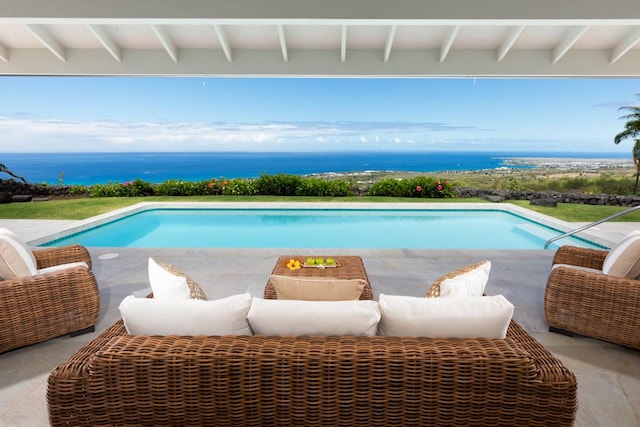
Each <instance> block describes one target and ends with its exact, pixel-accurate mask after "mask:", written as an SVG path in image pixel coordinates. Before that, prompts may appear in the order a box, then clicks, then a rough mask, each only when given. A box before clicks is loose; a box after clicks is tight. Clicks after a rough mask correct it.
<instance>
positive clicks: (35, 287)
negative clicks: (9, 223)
mask: <svg viewBox="0 0 640 427" xmlns="http://www.w3.org/2000/svg"><path fill="white" fill-rule="evenodd" d="M2 233H3V234H2V235H1V236H3V239H0V240H2V241H1V242H0V246H2V247H1V248H0V264H1V267H2V268H1V270H2V273H1V274H2V277H4V280H2V281H0V353H2V352H5V351H8V350H11V349H14V348H18V347H23V346H26V345H30V344H34V343H38V342H42V341H45V340H48V339H50V338H54V337H58V336H61V335H65V334H72V335H76V334H80V333H84V332H89V331H93V330H94V329H93V328H94V325H95V323H96V322H97V320H98V314H99V311H100V293H99V290H98V285H97V282H96V279H95V276H94V275H93V273H92V272H91V269H90V268H91V257H90V255H89V252H88V251H87V249H86V248H84V247H82V246H80V245H73V246H66V247H57V248H48V249H42V250H36V251H31V250H30V249H29V248H27V247H26V245H24V243H23V242H19V241H17V240H16V239H17V236H15V235H14V234H13V233H11V232H10V231H8V230H6V229H2ZM7 236H8V237H7ZM4 237H6V239H4ZM9 240H11V242H12V243H10V244H8V245H6V246H3V245H4V244H5V243H6V242H8V241H9ZM17 247H18V248H20V249H21V251H22V252H21V255H24V257H26V258H29V259H28V260H27V261H26V264H24V265H22V264H20V262H21V260H19V259H18V258H20V257H17V256H15V255H16V252H15V251H14V249H15V248H17ZM31 257H33V258H31ZM31 262H33V265H31V264H30V263H31ZM27 264H29V265H28V266H27ZM21 270H24V271H21ZM14 273H16V274H14Z"/></svg>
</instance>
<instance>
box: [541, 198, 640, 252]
mask: <svg viewBox="0 0 640 427" xmlns="http://www.w3.org/2000/svg"><path fill="white" fill-rule="evenodd" d="M638 209H640V205H639V206H634V207H631V208H629V209H626V210H624V211H622V212H618V213H615V214H613V215H609V216H608V217H606V218H603V219H601V220H598V221H596V222H592V223H590V224H587V225H583V226H582V227H578V228H576V229H575V230H571V231H568V232H566V233H564V234H562V235H560V236H556V237H552V238H551V239H549V240H547V241H546V242H544V248H545V249H548V248H549V245H550V244H551V243H553V242H555V241H556V240H560V239H562V238H565V237H569V236H571V235H574V234H576V233H579V232H581V231H583V230H586V229H587V228H591V227H594V226H596V225H598V224H602V223H603V222H607V221H609V220H610V219H613V218H617V217H619V216H622V215H626V214H628V213H629V212H633V211H635V210H638Z"/></svg>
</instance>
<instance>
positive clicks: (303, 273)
mask: <svg viewBox="0 0 640 427" xmlns="http://www.w3.org/2000/svg"><path fill="white" fill-rule="evenodd" d="M309 257H310V256H309V255H307V256H305V255H287V256H281V257H280V258H278V262H276V266H275V267H274V268H273V271H272V272H271V274H277V275H281V276H293V277H307V278H312V277H313V278H330V279H344V280H348V279H363V280H364V281H365V282H366V284H365V286H364V289H362V293H361V294H360V299H361V300H372V299H373V291H372V290H371V284H370V283H369V277H368V276H367V272H366V271H365V269H364V264H363V262H362V258H360V257H359V256H331V258H333V259H334V260H335V262H336V264H337V265H338V267H331V268H324V269H323V268H316V267H304V268H300V269H299V270H289V268H287V263H288V262H289V260H290V259H292V258H295V259H297V260H300V262H301V263H304V261H305V260H306V259H307V258H309ZM313 257H314V258H317V257H321V258H323V259H326V258H328V257H329V256H323V255H313ZM264 297H265V299H278V294H277V293H276V290H275V288H274V287H273V285H272V284H271V280H269V281H268V282H267V286H266V287H265V288H264Z"/></svg>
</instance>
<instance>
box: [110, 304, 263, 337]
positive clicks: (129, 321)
mask: <svg viewBox="0 0 640 427" xmlns="http://www.w3.org/2000/svg"><path fill="white" fill-rule="evenodd" d="M250 306H251V295H249V294H240V295H234V296H230V297H227V298H223V299H219V300H214V301H203V300H198V299H164V300H158V299H155V298H136V297H134V296H133V295H130V296H128V297H126V298H125V299H124V300H122V302H121V303H120V306H119V309H120V314H121V315H122V319H123V320H124V325H125V327H126V329H127V332H129V334H130V335H185V336H193V335H209V336H216V335H251V328H249V323H248V322H247V313H248V312H249V307H250Z"/></svg>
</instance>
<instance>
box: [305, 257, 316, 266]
mask: <svg viewBox="0 0 640 427" xmlns="http://www.w3.org/2000/svg"><path fill="white" fill-rule="evenodd" d="M305 263H306V264H307V265H314V264H315V263H316V260H315V258H307V261H305Z"/></svg>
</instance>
